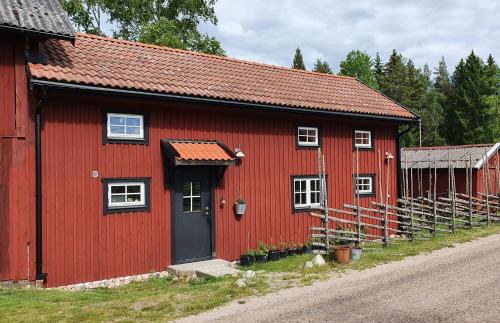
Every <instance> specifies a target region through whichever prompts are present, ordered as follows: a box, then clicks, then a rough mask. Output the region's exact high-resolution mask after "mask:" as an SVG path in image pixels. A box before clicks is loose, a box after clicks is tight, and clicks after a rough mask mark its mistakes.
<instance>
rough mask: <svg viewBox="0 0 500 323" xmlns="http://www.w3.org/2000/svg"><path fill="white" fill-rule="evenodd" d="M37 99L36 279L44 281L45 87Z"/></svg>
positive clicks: (45, 274) (45, 275)
mask: <svg viewBox="0 0 500 323" xmlns="http://www.w3.org/2000/svg"><path fill="white" fill-rule="evenodd" d="M40 90H41V91H40V96H39V98H40V99H39V101H38V104H37V106H36V110H35V191H36V206H35V210H36V213H35V217H36V280H37V281H45V279H46V277H47V273H44V272H43V269H42V268H43V266H42V257H43V248H42V243H43V241H42V239H43V222H42V215H43V214H42V113H41V108H42V103H43V102H44V100H45V99H46V98H47V89H46V88H41V89H40Z"/></svg>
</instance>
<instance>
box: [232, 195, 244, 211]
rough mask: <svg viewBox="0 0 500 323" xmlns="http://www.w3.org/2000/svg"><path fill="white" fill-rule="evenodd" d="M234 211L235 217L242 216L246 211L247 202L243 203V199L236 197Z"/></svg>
mask: <svg viewBox="0 0 500 323" xmlns="http://www.w3.org/2000/svg"><path fill="white" fill-rule="evenodd" d="M234 209H235V212H236V215H244V214H245V212H246V210H247V202H246V201H245V199H244V198H242V197H241V196H240V197H238V199H237V200H236V203H234Z"/></svg>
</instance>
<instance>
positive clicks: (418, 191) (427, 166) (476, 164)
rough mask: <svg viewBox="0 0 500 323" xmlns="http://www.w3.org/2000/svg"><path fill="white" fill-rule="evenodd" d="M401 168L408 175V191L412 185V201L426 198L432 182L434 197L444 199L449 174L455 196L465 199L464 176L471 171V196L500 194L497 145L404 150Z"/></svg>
mask: <svg viewBox="0 0 500 323" xmlns="http://www.w3.org/2000/svg"><path fill="white" fill-rule="evenodd" d="M401 167H402V169H403V171H404V170H406V173H407V175H408V187H410V186H411V185H413V196H414V197H417V196H427V195H428V191H429V187H432V190H433V189H434V181H435V182H436V194H437V195H447V194H448V191H449V190H450V185H451V177H450V173H453V174H454V177H455V179H454V180H455V186H456V192H457V193H462V194H467V195H468V194H469V192H468V189H467V186H468V181H469V180H470V175H469V180H468V179H467V174H470V170H471V169H472V195H473V196H478V192H479V193H486V192H488V193H489V194H491V195H498V194H500V143H496V144H478V145H462V146H439V147H420V148H404V149H402V151H401ZM429 173H430V176H429ZM434 174H435V176H434ZM429 183H430V184H429ZM469 186H470V184H469ZM408 190H410V188H408ZM408 194H409V195H411V192H409V193H408ZM432 194H433V192H431V195H432Z"/></svg>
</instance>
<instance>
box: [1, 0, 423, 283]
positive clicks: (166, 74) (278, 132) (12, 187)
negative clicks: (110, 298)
mask: <svg viewBox="0 0 500 323" xmlns="http://www.w3.org/2000/svg"><path fill="white" fill-rule="evenodd" d="M10 2H11V1H7V2H6V3H5V2H2V4H0V6H2V10H0V12H2V13H5V12H7V11H8V9H9V7H8V6H9V3H10ZM16 2H19V1H16ZM21 2H22V3H26V7H25V8H24V9H25V10H29V7H30V6H29V3H33V2H32V1H21ZM34 2H35V3H36V2H37V1H34ZM6 6H7V7H6ZM47 8H51V10H50V11H49V12H47V14H45V15H43V17H39V18H40V19H37V20H36V21H37V22H38V21H43V23H42V24H41V26H35V27H31V26H28V27H27V24H26V23H19V22H18V23H17V25H16V21H14V23H11V24H9V23H5V19H3V20H0V26H1V27H0V30H1V31H0V32H1V34H0V36H1V37H0V62H1V65H0V89H1V92H0V109H1V116H2V118H1V123H0V156H1V163H0V181H1V183H2V185H1V187H0V202H1V204H0V231H1V232H0V253H1V257H0V280H11V281H19V280H29V281H32V280H35V279H44V280H45V281H46V284H47V285H48V286H57V285H65V284H72V283H78V282H85V281H94V280H100V279H106V278H111V277H117V276H125V275H132V274H139V273H146V272H150V271H151V270H156V271H158V270H164V269H165V267H166V266H168V265H170V264H173V263H183V262H191V261H198V260H203V259H210V258H223V259H228V260H233V259H237V258H238V257H239V256H240V254H241V253H242V252H244V251H245V250H246V249H248V248H249V247H251V248H255V247H256V245H257V243H258V241H264V242H266V243H274V244H278V243H279V242H280V241H284V242H292V241H293V242H302V241H304V240H305V239H307V237H308V234H309V232H308V231H309V227H310V226H311V225H312V224H315V223H316V222H317V220H314V219H312V218H311V217H310V216H309V214H308V211H309V210H310V209H311V208H313V207H315V206H316V205H318V201H319V188H318V179H317V175H315V174H317V171H318V170H317V152H316V150H317V148H318V147H322V150H323V153H324V154H325V156H326V171H327V175H328V183H327V184H328V191H329V203H330V204H331V205H332V206H334V207H341V206H342V205H343V204H344V203H352V202H353V191H354V190H355V189H356V187H357V189H358V190H359V193H360V196H361V200H362V203H363V204H364V205H368V204H369V203H370V201H372V200H374V199H375V198H376V197H375V196H376V195H379V191H378V190H377V191H376V188H377V187H378V183H376V182H377V178H376V176H374V174H376V173H377V158H378V157H377V152H379V151H380V152H381V153H382V155H383V156H384V155H385V153H389V154H392V155H394V156H397V157H399V156H398V152H399V148H398V138H399V135H398V129H399V127H400V126H401V125H404V124H410V123H413V122H414V121H416V120H417V117H416V116H415V115H414V114H412V113H410V112H409V111H408V110H406V109H405V108H403V107H401V106H400V105H398V104H397V103H395V102H393V101H391V100H389V99H387V98H386V97H384V96H383V95H381V94H380V93H378V92H376V91H374V90H372V89H371V88H369V87H368V86H366V85H364V84H363V83H361V82H359V81H357V80H356V79H354V78H351V77H343V76H335V75H325V74H317V73H312V72H305V71H299V70H293V69H289V68H282V67H277V66H271V65H265V64H258V63H253V62H247V61H242V60H236V59H231V58H226V57H217V56H211V55H205V54H200V53H194V52H189V51H182V50H177V49H170V48H164V47H158V46H151V45H145V44H141V43H133V42H127V41H122V40H115V39H111V38H105V37H98V36H91V35H85V34H77V35H73V33H72V30H71V28H70V27H69V23H68V22H67V21H66V20H65V19H67V18H66V16H65V15H64V13H63V12H62V11H61V8H60V7H59V5H58V2H57V1H56V0H50V1H47ZM24 18H25V19H27V20H28V22H29V21H30V19H31V20H34V19H32V18H30V17H29V15H28V17H24ZM21 19H23V18H22V17H21ZM356 149H358V150H359V176H358V177H356V176H355V174H354V169H353V150H356ZM387 169H388V172H386V173H384V174H383V177H382V180H383V181H384V183H385V181H386V177H385V176H390V183H389V184H390V185H389V186H388V190H386V189H385V185H384V188H383V189H384V192H383V194H384V196H385V195H386V194H388V195H389V196H390V199H391V201H392V202H394V201H395V199H396V196H397V185H396V183H397V176H396V174H397V172H398V167H397V163H396V162H395V161H393V162H392V163H389V164H388V166H387ZM375 193H377V194H375ZM239 198H243V199H244V200H245V201H246V212H245V214H244V215H243V216H236V215H235V208H234V204H235V202H236V201H237V200H238V199H239Z"/></svg>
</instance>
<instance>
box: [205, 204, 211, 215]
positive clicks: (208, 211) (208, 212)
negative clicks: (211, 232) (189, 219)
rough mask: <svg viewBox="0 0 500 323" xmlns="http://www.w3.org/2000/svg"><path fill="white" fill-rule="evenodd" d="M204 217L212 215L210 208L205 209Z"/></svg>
mask: <svg viewBox="0 0 500 323" xmlns="http://www.w3.org/2000/svg"><path fill="white" fill-rule="evenodd" d="M203 215H210V208H209V207H208V206H207V207H205V211H204V212H203Z"/></svg>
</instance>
